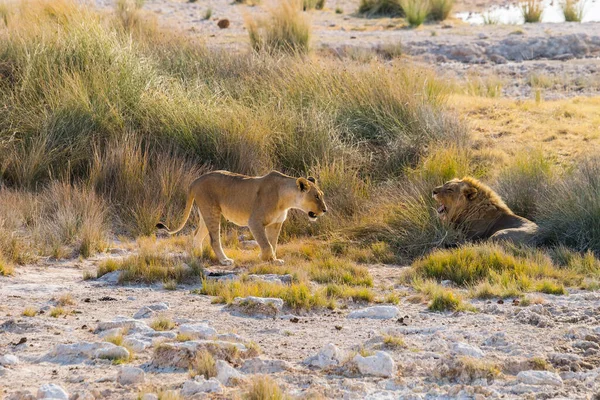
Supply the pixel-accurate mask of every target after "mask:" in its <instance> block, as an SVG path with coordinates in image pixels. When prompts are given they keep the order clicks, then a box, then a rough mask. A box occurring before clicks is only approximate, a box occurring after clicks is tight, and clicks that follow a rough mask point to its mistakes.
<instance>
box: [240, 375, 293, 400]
mask: <svg viewBox="0 0 600 400" xmlns="http://www.w3.org/2000/svg"><path fill="white" fill-rule="evenodd" d="M285 398H286V395H285V394H284V393H283V391H282V390H281V389H280V388H279V386H278V385H277V383H276V382H275V381H274V380H273V378H271V377H269V376H266V375H255V376H254V378H253V379H252V380H251V381H250V387H249V389H248V391H247V392H246V393H245V394H244V399H245V400H265V399H269V400H284V399H285Z"/></svg>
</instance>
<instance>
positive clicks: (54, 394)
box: [37, 383, 69, 400]
mask: <svg viewBox="0 0 600 400" xmlns="http://www.w3.org/2000/svg"><path fill="white" fill-rule="evenodd" d="M37 398H38V399H56V400H69V395H68V394H67V392H65V390H64V389H63V388H61V387H60V386H58V385H55V384H54V383H46V384H45V385H42V386H40V388H39V389H38V392H37Z"/></svg>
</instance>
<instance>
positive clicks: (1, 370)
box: [0, 366, 8, 376]
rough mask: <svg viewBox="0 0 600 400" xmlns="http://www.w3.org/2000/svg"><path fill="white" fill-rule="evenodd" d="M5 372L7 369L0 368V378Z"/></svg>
mask: <svg viewBox="0 0 600 400" xmlns="http://www.w3.org/2000/svg"><path fill="white" fill-rule="evenodd" d="M7 372H8V368H4V367H2V366H0V376H4V375H6V373H7Z"/></svg>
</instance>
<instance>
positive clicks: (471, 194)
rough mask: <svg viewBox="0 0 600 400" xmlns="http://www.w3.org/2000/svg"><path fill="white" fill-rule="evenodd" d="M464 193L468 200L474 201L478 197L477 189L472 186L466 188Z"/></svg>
mask: <svg viewBox="0 0 600 400" xmlns="http://www.w3.org/2000/svg"><path fill="white" fill-rule="evenodd" d="M462 192H463V194H464V195H465V197H466V198H467V200H473V199H474V198H475V197H476V196H477V189H475V188H474V187H472V186H467V187H464V188H463V190H462Z"/></svg>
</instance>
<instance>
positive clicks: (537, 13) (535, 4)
mask: <svg viewBox="0 0 600 400" xmlns="http://www.w3.org/2000/svg"><path fill="white" fill-rule="evenodd" d="M542 13H543V5H542V2H541V1H539V0H527V1H526V2H525V3H523V4H522V5H521V14H522V15H523V18H524V19H525V22H526V23H527V22H540V21H541V20H542Z"/></svg>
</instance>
